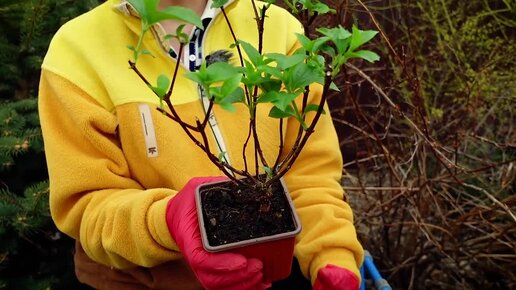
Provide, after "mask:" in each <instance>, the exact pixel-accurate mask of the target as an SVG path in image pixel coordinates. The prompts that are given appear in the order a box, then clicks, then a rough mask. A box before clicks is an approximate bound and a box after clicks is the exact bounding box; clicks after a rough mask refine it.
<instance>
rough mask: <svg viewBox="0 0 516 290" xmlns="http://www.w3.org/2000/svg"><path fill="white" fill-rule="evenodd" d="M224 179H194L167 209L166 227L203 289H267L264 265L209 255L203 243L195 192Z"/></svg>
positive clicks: (223, 254) (235, 256)
mask: <svg viewBox="0 0 516 290" xmlns="http://www.w3.org/2000/svg"><path fill="white" fill-rule="evenodd" d="M226 179H227V178H225V177H197V178H193V179H191V180H190V181H189V182H188V183H187V184H186V185H185V186H184V187H183V189H182V190H181V191H179V192H178V193H177V195H176V196H175V197H174V198H172V199H171V200H170V202H169V203H168V206H167V214H166V218H167V226H168V230H169V231H170V234H171V235H172V238H173V239H174V240H175V241H176V243H177V246H178V247H179V249H180V250H181V253H182V254H183V256H184V258H185V260H186V262H187V263H188V264H189V265H190V267H191V268H192V270H193V272H194V273H195V275H196V276H197V279H199V282H201V284H202V285H203V287H204V288H206V289H209V290H215V289H227V290H233V289H234V290H247V289H253V290H254V289H256V290H262V289H267V288H268V287H269V286H270V284H269V285H266V284H264V283H262V276H263V273H262V262H261V261H260V260H258V259H247V258H245V257H244V256H242V255H240V254H235V253H231V252H220V253H209V252H206V251H205V250H204V248H203V247H202V243H201V234H200V232H199V223H198V220H197V212H196V209H195V188H196V187H197V186H198V185H200V184H203V183H207V182H212V181H221V180H226Z"/></svg>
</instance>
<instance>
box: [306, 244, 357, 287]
mask: <svg viewBox="0 0 516 290" xmlns="http://www.w3.org/2000/svg"><path fill="white" fill-rule="evenodd" d="M362 257H363V253H362ZM329 264H332V265H335V266H338V267H340V268H344V269H346V270H349V271H351V272H352V273H353V274H355V276H356V277H358V282H359V283H360V282H361V276H360V270H359V269H358V268H359V266H358V265H360V264H362V260H361V261H359V262H357V261H356V260H355V255H354V254H353V252H351V251H343V250H342V249H326V250H325V251H323V252H321V253H320V254H318V255H317V256H316V257H315V259H314V260H313V261H312V263H311V265H310V277H311V281H312V285H314V283H315V279H316V278H317V275H318V273H319V271H320V270H321V269H322V268H324V267H325V266H327V265H329Z"/></svg>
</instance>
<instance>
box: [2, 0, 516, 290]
mask: <svg viewBox="0 0 516 290" xmlns="http://www.w3.org/2000/svg"><path fill="white" fill-rule="evenodd" d="M99 2H102V1H100V0H99V1H93V0H87V1H70V0H17V1H14V0H3V1H2V2H1V3H0V101H1V102H2V103H1V106H0V183H1V184H0V289H4V288H5V289H47V288H52V289H79V286H78V284H77V282H76V281H75V279H74V277H73V267H72V264H71V262H72V258H71V249H72V246H73V245H72V243H71V241H70V240H69V239H68V238H66V237H64V236H63V235H61V234H60V233H59V232H58V231H57V229H56V228H55V227H54V225H53V224H52V222H51V220H50V216H49V212H48V201H47V198H48V185H47V182H46V180H47V173H46V169H45V162H44V152H43V148H42V142H41V133H40V129H39V122H38V117H37V101H36V95H37V86H38V77H39V67H40V65H41V62H42V58H43V56H44V54H45V52H46V49H47V46H48V43H49V40H50V38H51V37H52V35H53V34H54V32H55V31H56V30H57V29H58V27H59V26H60V25H61V24H62V23H64V22H65V21H67V20H68V19H70V18H72V17H74V16H75V15H78V14H80V13H82V12H84V11H87V10H89V9H91V8H92V7H94V6H96V5H97V4H98V3H99ZM327 2H328V3H329V4H331V6H332V7H333V8H335V9H336V11H337V13H336V14H335V15H333V16H332V17H326V18H324V19H317V20H316V21H319V22H320V23H321V24H331V25H334V24H342V25H343V26H345V27H350V26H351V24H353V23H356V22H358V23H359V26H360V27H363V28H364V29H366V28H367V29H377V30H380V31H381V37H377V43H375V44H373V45H372V47H371V48H372V49H373V50H375V51H377V52H380V54H381V56H382V62H381V63H380V64H378V65H375V66H371V65H367V66H365V65H364V66H363V65H362V63H360V62H356V61H355V62H352V63H350V64H349V65H348V66H347V68H346V70H345V71H344V72H343V73H342V74H341V75H340V76H339V80H338V85H339V87H340V89H341V92H340V93H335V94H334V95H333V96H332V98H331V99H330V105H331V109H332V114H333V115H332V116H333V118H334V122H335V124H336V127H337V130H338V132H339V135H340V140H341V148H342V152H343V154H344V158H345V166H344V168H343V172H344V174H345V178H344V180H343V185H344V187H345V188H346V190H347V192H348V198H349V201H350V203H351V204H352V206H353V208H354V209H355V216H356V223H357V229H358V232H359V235H360V238H361V240H362V241H363V243H364V247H365V248H367V249H368V250H369V251H370V252H371V253H372V254H373V256H374V258H375V261H376V263H377V265H378V266H379V267H380V270H381V272H382V273H383V274H384V276H385V277H386V278H387V279H388V280H389V282H390V283H391V285H392V286H393V287H394V288H395V289H512V288H515V287H516V284H515V281H516V277H515V274H514V269H516V215H515V211H516V197H515V195H514V191H515V184H516V183H515V179H516V168H515V167H516V166H515V160H516V156H515V155H516V133H515V132H514V128H513V127H514V124H516V122H515V121H514V113H515V111H514V110H515V108H516V106H515V105H516V91H515V90H516V74H515V72H514V67H515V66H516V54H514V51H516V47H515V46H516V42H515V41H514V40H515V39H514V31H515V26H516V21H515V20H514V19H516V17H515V16H516V6H515V4H514V1H508V0H502V1H492V0H471V1H452V0H415V1H399V0H387V1H377V0H370V1H365V0H364V1H361V0H338V1H337V0H334V1H327ZM302 20H303V19H302ZM366 68H367V69H366Z"/></svg>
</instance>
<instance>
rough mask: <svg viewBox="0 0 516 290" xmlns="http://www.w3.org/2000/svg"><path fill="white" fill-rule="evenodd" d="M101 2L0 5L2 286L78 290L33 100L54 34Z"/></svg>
mask: <svg viewBox="0 0 516 290" xmlns="http://www.w3.org/2000/svg"><path fill="white" fill-rule="evenodd" d="M99 2H101V1H97V0H85V1H70V0H2V1H1V2H0V289H34V290H36V289H37V290H39V289H80V288H81V287H80V285H79V284H78V282H77V281H76V279H75V276H74V272H73V271H74V268H73V264H72V262H73V259H72V250H73V241H72V240H71V239H70V238H68V237H66V236H65V235H63V234H61V233H60V232H59V231H58V230H57V228H56V227H55V225H54V224H53V222H52V219H51V217H50V211H49V207H48V193H49V190H48V174H47V170H46V164H45V157H44V150H43V142H42V137H41V129H40V127H39V118H38V112H37V99H36V96H37V89H38V81H39V74H40V66H41V63H42V61H43V57H44V55H45V53H46V51H47V48H48V44H49V43H50V39H51V38H52V36H53V35H54V33H55V32H56V31H57V29H58V28H59V27H60V26H61V25H62V24H64V23H65V22H66V21H68V20H70V19H71V18H73V17H75V16H77V15H79V14H81V13H84V12H86V11H88V10H89V9H91V8H93V7H95V6H96V5H98V4H99Z"/></svg>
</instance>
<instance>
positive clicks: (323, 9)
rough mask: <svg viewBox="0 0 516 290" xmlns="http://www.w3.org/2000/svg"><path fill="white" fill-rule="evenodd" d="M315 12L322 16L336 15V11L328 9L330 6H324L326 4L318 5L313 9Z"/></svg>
mask: <svg viewBox="0 0 516 290" xmlns="http://www.w3.org/2000/svg"><path fill="white" fill-rule="evenodd" d="M312 9H313V11H315V12H317V13H318V14H319V15H321V14H326V13H329V12H331V13H335V9H331V8H330V7H328V5H326V4H324V3H321V2H319V3H316V4H315V5H314V6H313V7H312Z"/></svg>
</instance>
